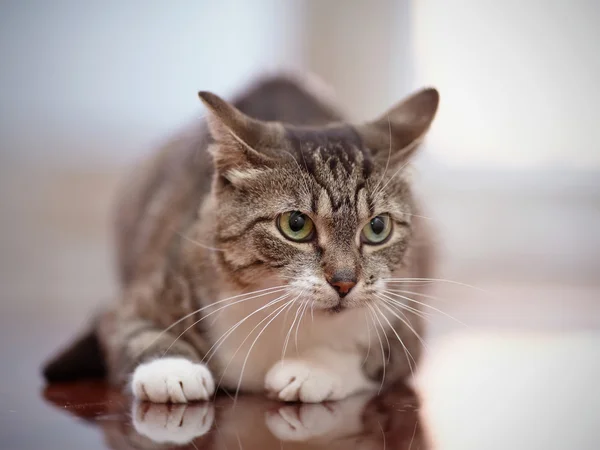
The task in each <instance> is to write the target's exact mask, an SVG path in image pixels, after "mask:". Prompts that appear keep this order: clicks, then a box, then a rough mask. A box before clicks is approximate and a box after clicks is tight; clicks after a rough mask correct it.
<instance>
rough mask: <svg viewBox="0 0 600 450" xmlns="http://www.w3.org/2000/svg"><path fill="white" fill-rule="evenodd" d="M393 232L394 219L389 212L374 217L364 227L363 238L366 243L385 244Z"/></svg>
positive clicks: (361, 236) (361, 235)
mask: <svg viewBox="0 0 600 450" xmlns="http://www.w3.org/2000/svg"><path fill="white" fill-rule="evenodd" d="M391 234H392V220H391V219H390V216H388V215H387V214H381V215H379V216H376V217H373V218H372V219H371V220H370V221H369V223H368V224H366V225H365V227H364V228H363V229H362V233H361V234H360V238H361V240H362V241H363V242H364V243H365V244H371V245H378V244H383V243H384V242H385V241H386V240H387V239H388V238H389V237H390V235H391Z"/></svg>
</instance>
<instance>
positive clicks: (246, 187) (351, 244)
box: [200, 89, 439, 311]
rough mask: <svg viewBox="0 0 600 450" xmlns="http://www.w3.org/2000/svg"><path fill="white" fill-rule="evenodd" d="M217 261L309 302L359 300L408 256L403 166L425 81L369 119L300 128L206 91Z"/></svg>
mask: <svg viewBox="0 0 600 450" xmlns="http://www.w3.org/2000/svg"><path fill="white" fill-rule="evenodd" d="M200 97H201V99H202V101H203V102H204V104H205V105H206V107H207V109H208V110H209V127H210V130H211V134H212V136H213V138H214V141H215V143H214V144H213V145H212V146H211V153H212V155H213V159H214V165H215V179H214V182H213V187H212V195H213V198H214V199H215V200H216V201H215V202H214V203H213V204H214V205H218V207H217V211H216V212H215V217H216V219H215V220H216V223H215V225H214V228H215V230H216V233H215V235H216V236H215V242H214V243H215V246H216V247H218V248H219V249H221V251H220V252H219V254H218V255H216V256H217V258H218V261H219V264H220V266H221V268H222V269H223V270H224V271H225V272H226V273H227V274H228V276H229V277H231V278H232V279H234V280H235V281H238V282H239V284H241V285H247V286H251V285H258V284H260V282H261V281H263V280H269V282H271V281H272V280H276V282H278V283H280V284H287V285H288V286H289V287H290V288H291V295H300V296H301V297H303V298H306V299H310V300H311V301H313V300H314V302H313V305H314V308H315V309H323V310H330V311H339V310H341V309H343V308H345V307H357V306H363V305H365V304H366V303H368V302H370V301H373V300H374V295H375V294H376V293H377V291H378V290H380V289H382V288H383V286H384V283H382V281H381V280H382V279H384V278H386V277H390V276H392V275H393V274H395V273H399V272H400V271H401V270H402V268H403V267H405V266H406V265H407V264H410V261H409V255H408V254H409V253H410V248H411V239H412V238H413V235H414V231H415V230H414V222H415V214H416V213H418V211H417V210H416V206H415V204H414V202H413V198H412V195H411V189H410V184H409V181H408V177H406V176H405V171H406V168H407V166H408V164H409V162H410V160H411V158H412V156H413V155H414V153H415V150H416V149H417V148H418V146H419V143H420V141H421V140H422V138H423V137H424V135H425V133H426V132H427V130H428V129H429V126H430V125H431V122H432V121H433V118H434V116H435V113H436V110H437V106H438V101H439V96H438V93H437V91H436V90H434V89H425V90H422V91H419V92H417V93H416V94H414V95H412V96H410V97H409V98H407V99H405V100H404V101H402V102H400V103H398V104H397V105H396V106H394V107H392V108H391V109H390V110H389V111H387V112H386V113H385V114H383V115H382V116H381V117H380V118H379V119H377V120H374V121H372V122H368V123H363V124H358V125H348V124H344V123H337V124H331V125H329V126H326V127H320V128H298V127H293V126H290V125H286V124H281V123H272V122H271V123H267V122H260V121H257V120H254V119H252V118H250V117H248V116H246V115H244V114H243V113H241V112H240V111H239V110H237V109H236V108H235V107H233V106H232V105H230V104H229V103H227V102H225V101H224V100H222V99H221V98H219V97H217V96H216V95H214V94H211V93H208V92H201V93H200Z"/></svg>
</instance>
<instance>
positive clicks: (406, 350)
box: [377, 307, 417, 376]
mask: <svg viewBox="0 0 600 450" xmlns="http://www.w3.org/2000/svg"><path fill="white" fill-rule="evenodd" d="M377 311H378V312H379V314H380V315H381V317H383V318H384V320H385V321H386V322H387V324H388V325H389V327H390V328H391V329H392V331H393V332H394V334H395V335H396V337H397V338H398V341H399V342H400V345H401V346H402V348H403V349H404V354H405V355H406V361H407V362H408V367H409V369H410V373H411V374H412V375H413V376H414V373H415V372H414V369H413V366H412V364H411V363H410V360H411V359H412V360H413V363H414V364H415V366H416V365H417V362H416V361H415V358H414V357H413V355H412V354H411V353H410V351H409V350H408V348H407V347H406V345H405V344H404V341H403V340H402V339H401V338H400V335H399V334H398V332H397V331H396V329H395V328H394V327H393V326H392V324H391V322H390V321H389V319H388V318H387V317H386V316H385V314H383V313H382V312H381V310H380V309H379V307H377ZM409 357H410V359H409Z"/></svg>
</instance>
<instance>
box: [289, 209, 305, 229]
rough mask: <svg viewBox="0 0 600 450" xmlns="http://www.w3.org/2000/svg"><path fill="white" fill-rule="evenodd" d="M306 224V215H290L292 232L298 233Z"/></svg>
mask: <svg viewBox="0 0 600 450" xmlns="http://www.w3.org/2000/svg"><path fill="white" fill-rule="evenodd" d="M305 223H306V219H305V218H304V214H302V213H300V212H293V213H292V214H290V230H292V231H293V232H294V233H297V232H298V231H300V230H301V229H302V228H304V224H305Z"/></svg>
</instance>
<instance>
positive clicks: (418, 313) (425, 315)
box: [379, 291, 431, 320]
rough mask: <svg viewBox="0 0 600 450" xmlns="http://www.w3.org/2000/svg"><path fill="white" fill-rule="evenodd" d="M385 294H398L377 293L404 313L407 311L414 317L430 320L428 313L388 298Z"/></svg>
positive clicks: (388, 292)
mask: <svg viewBox="0 0 600 450" xmlns="http://www.w3.org/2000/svg"><path fill="white" fill-rule="evenodd" d="M386 294H390V295H398V294H392V292H391V291H381V292H379V295H381V296H382V297H385V298H387V299H388V300H390V301H391V302H393V303H394V304H395V305H396V306H398V307H399V308H401V309H404V310H405V311H409V312H411V313H413V314H414V315H416V316H418V317H420V318H421V319H423V320H431V319H430V317H429V316H431V314H430V313H425V312H423V311H420V310H418V309H417V308H414V307H412V306H410V305H406V304H404V303H402V302H400V301H398V300H396V299H394V298H392V297H388V296H387V295H386Z"/></svg>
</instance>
